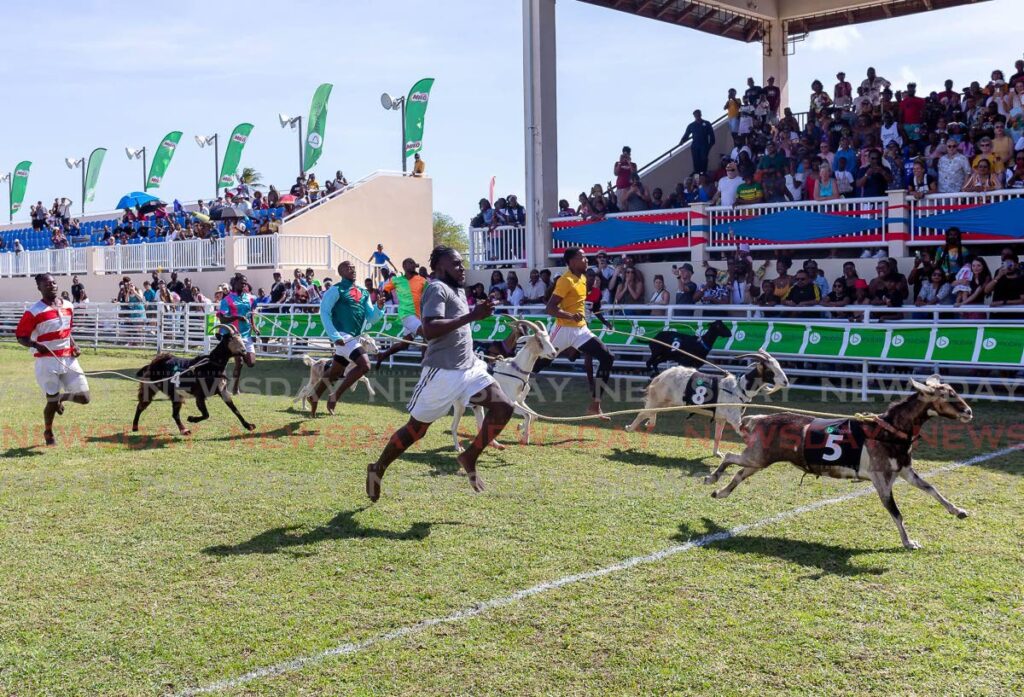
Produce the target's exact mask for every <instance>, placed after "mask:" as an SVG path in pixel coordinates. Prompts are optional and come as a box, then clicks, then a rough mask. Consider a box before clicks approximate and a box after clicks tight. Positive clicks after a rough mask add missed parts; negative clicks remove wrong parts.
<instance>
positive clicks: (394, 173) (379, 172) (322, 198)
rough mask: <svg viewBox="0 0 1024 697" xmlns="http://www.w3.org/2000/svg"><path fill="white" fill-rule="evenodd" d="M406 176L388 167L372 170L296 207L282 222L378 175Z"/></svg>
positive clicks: (317, 206)
mask: <svg viewBox="0 0 1024 697" xmlns="http://www.w3.org/2000/svg"><path fill="white" fill-rule="evenodd" d="M404 176H406V175H405V174H403V173H402V172H397V171H393V170H388V169H378V170H376V171H374V172H370V173H369V174H367V175H366V176H365V177H363V178H362V179H358V180H356V181H354V182H352V183H350V184H347V185H345V186H343V187H341V188H340V189H335V190H334V191H332V192H331V193H329V194H323V195H321V196H320V197H319V198H318V199H317V200H315V201H311V202H310V203H308V204H306V205H305V206H303V207H302V208H297V209H295V210H294V211H292V212H291V213H289V214H288V215H286V216H285V217H284V219H283V220H282V221H281V222H282V224H284V223H287V222H288V221H290V220H294V219H295V218H297V217H298V216H300V215H302V214H304V213H308V212H309V211H311V210H314V209H315V208H319V207H320V206H322V205H324V204H325V203H327V202H328V201H333V200H334V199H336V198H337V197H339V196H341V195H342V194H344V193H345V192H346V191H351V190H352V189H355V188H358V187H360V186H362V185H363V184H365V183H367V182H369V181H372V180H374V179H377V178H378V177H404Z"/></svg>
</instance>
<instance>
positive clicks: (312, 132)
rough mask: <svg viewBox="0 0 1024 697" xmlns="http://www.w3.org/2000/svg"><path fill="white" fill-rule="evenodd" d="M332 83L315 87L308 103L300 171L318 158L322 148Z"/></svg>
mask: <svg viewBox="0 0 1024 697" xmlns="http://www.w3.org/2000/svg"><path fill="white" fill-rule="evenodd" d="M333 87H334V85H331V84H329V83H326V82H325V83H324V84H322V85H320V86H319V87H317V88H316V92H315V93H314V94H313V103H312V104H310V105H309V120H308V121H306V147H305V150H304V154H303V156H302V168H303V169H302V171H303V172H308V171H309V170H311V169H313V166H314V165H315V164H316V163H317V160H319V159H320V154H321V153H322V152H323V150H324V128H326V126H327V100H328V99H330V97H331V88H333Z"/></svg>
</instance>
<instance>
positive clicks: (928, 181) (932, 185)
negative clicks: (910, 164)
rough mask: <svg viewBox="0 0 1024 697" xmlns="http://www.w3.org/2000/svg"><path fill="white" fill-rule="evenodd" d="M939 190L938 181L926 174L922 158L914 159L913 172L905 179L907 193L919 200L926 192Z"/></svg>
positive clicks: (926, 170) (926, 169) (931, 192)
mask: <svg viewBox="0 0 1024 697" xmlns="http://www.w3.org/2000/svg"><path fill="white" fill-rule="evenodd" d="M938 190H939V188H938V183H937V181H936V179H935V177H933V176H932V175H930V174H928V168H927V167H926V166H925V161H924V158H922V157H919V158H917V159H915V160H914V169H913V174H911V176H910V179H909V180H908V181H907V193H908V194H910V195H911V196H912V197H913V198H914V199H916V200H918V201H920V200H921V199H922V198H924V197H925V196H926V195H928V194H934V193H936V192H937V191H938Z"/></svg>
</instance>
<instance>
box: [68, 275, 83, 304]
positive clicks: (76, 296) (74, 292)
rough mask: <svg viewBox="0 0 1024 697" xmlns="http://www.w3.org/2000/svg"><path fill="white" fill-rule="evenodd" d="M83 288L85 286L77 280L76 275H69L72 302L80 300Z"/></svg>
mask: <svg viewBox="0 0 1024 697" xmlns="http://www.w3.org/2000/svg"><path fill="white" fill-rule="evenodd" d="M84 290H85V286H84V285H82V282H81V281H79V280H78V276H72V277H71V299H72V300H73V301H74V302H76V303H77V302H81V301H82V291H84Z"/></svg>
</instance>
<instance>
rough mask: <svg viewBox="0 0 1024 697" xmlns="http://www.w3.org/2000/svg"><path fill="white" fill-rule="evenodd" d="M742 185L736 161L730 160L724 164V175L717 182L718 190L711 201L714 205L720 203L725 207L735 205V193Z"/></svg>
mask: <svg viewBox="0 0 1024 697" xmlns="http://www.w3.org/2000/svg"><path fill="white" fill-rule="evenodd" d="M742 185H743V180H742V179H740V177H739V172H738V170H737V167H736V163H734V162H730V163H729V164H728V165H726V168H725V177H723V178H722V179H721V180H719V182H718V191H717V192H716V193H715V198H714V200H713V201H712V203H713V204H714V205H721V206H725V207H727V208H731V207H733V206H735V205H736V195H737V192H738V191H739V188H740V187H741V186H742Z"/></svg>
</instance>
